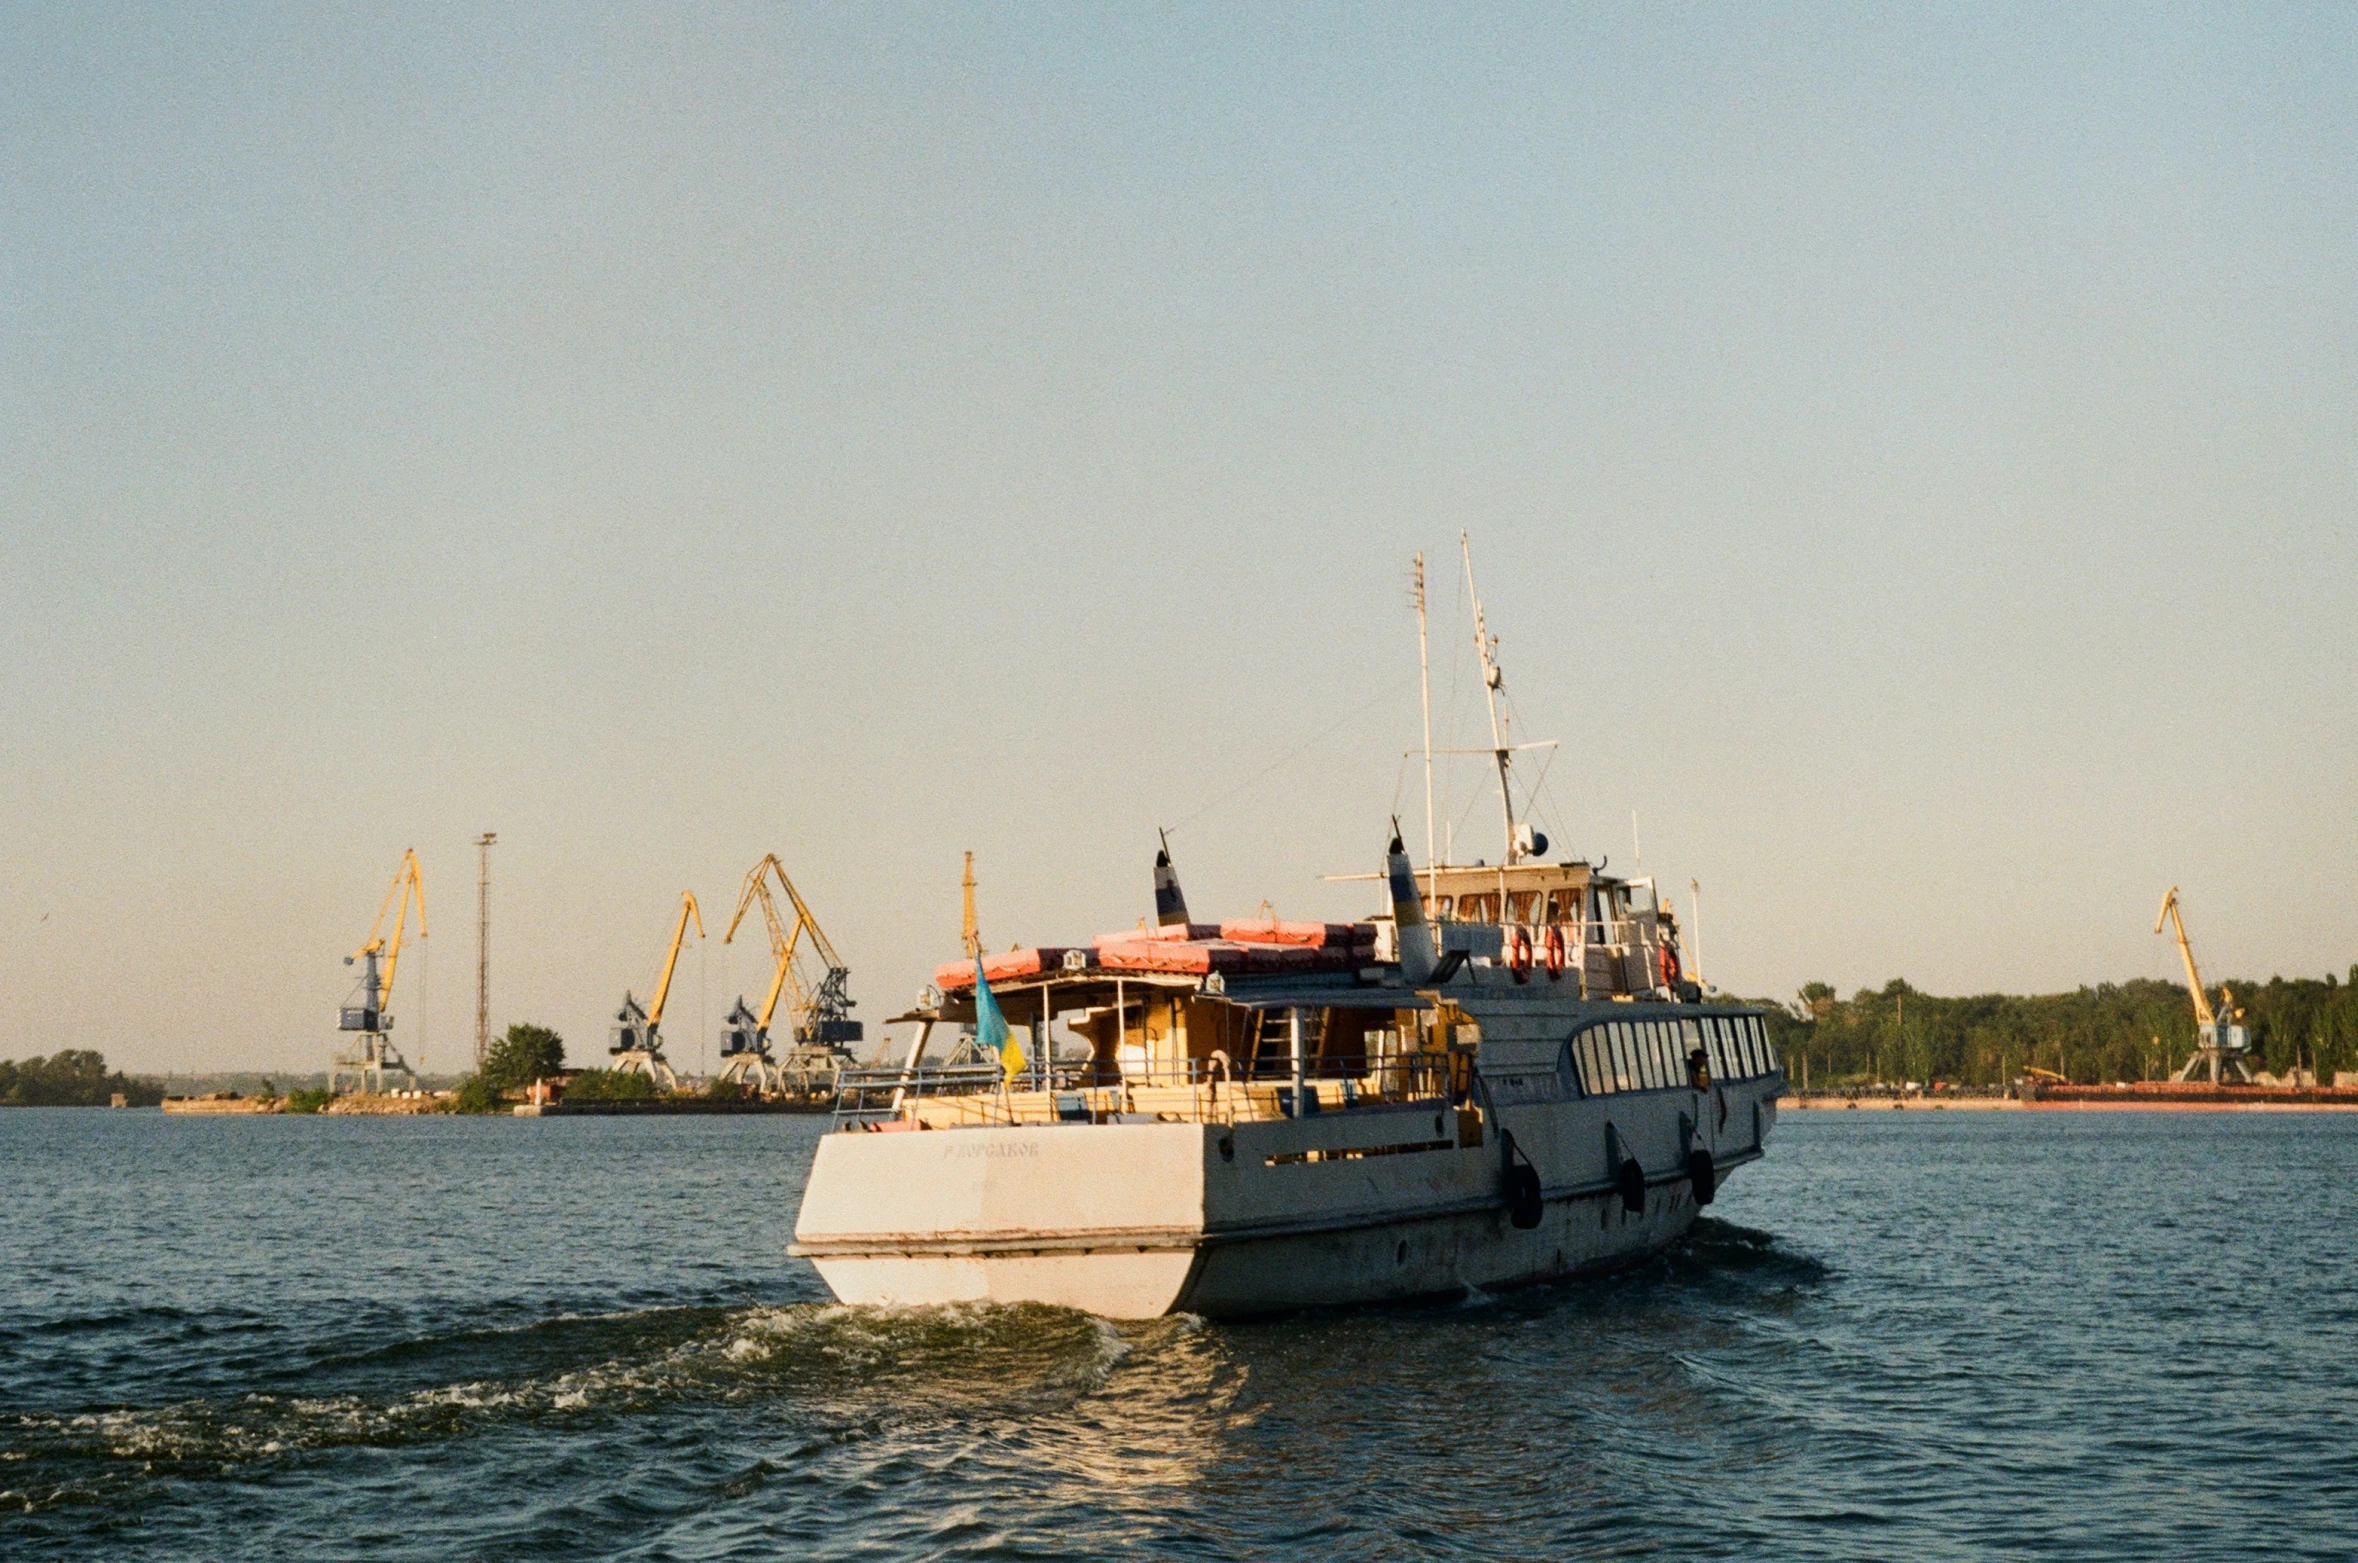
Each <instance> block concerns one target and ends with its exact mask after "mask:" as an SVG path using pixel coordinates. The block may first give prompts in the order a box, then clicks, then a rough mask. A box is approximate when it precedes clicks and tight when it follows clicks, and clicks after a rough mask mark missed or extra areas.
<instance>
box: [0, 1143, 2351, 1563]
mask: <svg viewBox="0 0 2358 1563" xmlns="http://www.w3.org/2000/svg"><path fill="white" fill-rule="evenodd" d="M819 1128H820V1124H819V1122H817V1121H815V1120H811V1119H790V1118H736V1119H703V1120H698V1119H672V1120H641V1121H629V1120H611V1119H610V1120H597V1119H590V1120H547V1121H529V1120H526V1121H489V1120H480V1119H478V1120H463V1119H454V1120H416V1121H403V1120H367V1119H335V1118H292V1119H250V1118H249V1119H238V1118H210V1119H167V1118H164V1117H162V1116H161V1115H159V1114H156V1113H152V1112H150V1113H129V1112H113V1113H110V1112H104V1111H95V1112H93V1111H73V1110H49V1109H27V1110H14V1111H0V1189H4V1190H5V1191H6V1198H5V1200H0V1556H7V1557H71V1558H97V1557H156V1558H183V1557H204V1558H246V1557H254V1558H264V1557H267V1558H370V1559H399V1558H419V1559H428V1558H431V1559H444V1558H487V1559H488V1558H500V1559H506V1558H530V1557H543V1556H545V1557H563V1558H591V1557H624V1558H722V1557H726V1558H836V1557H859V1556H876V1557H914V1556H948V1557H1010V1558H1012V1557H1023V1558H1094V1557H1106V1556H1112V1555H1116V1554H1126V1553H1137V1554H1144V1555H1154V1556H1172V1557H1202V1558H1214V1557H1220V1558H1225V1557H1255V1556H1258V1557H1311V1556H1316V1557H1343V1558H1410V1557H1440V1556H1463V1557H1470V1558H1510V1557H1511V1558H1565V1557H1589V1556H1607V1555H1611V1556H1627V1555H1646V1554H1659V1555H1661V1556H1664V1557H1673V1558H1694V1557H1731V1558H1785V1557H1857V1558H1907V1557H1966V1556H1972V1557H2020V1556H2025V1555H2034V1554H2037V1555H2048V1556H2056V1557H2073V1558H2083V1557H2085V1558H2137V1559H2144V1558H2156V1557H2319V1558H2324V1557H2334V1558H2346V1557H2350V1556H2353V1555H2358V1510H2354V1509H2353V1504H2354V1503H2358V1298H2354V1293H2353V1287H2352V1282H2353V1259H2354V1258H2358V1244H2354V1243H2353V1240H2352V1236H2351V1229H2350V1221H2349V1206H2350V1195H2349V1191H2350V1189H2351V1187H2352V1180H2353V1173H2354V1172H2358V1116H2348V1117H2345V1116H2338V1115H2335V1116H2327V1115H2320V1116H2296V1115H2284V1116H2274V1115H2269V1116H2261V1115H2227V1114H2195V1113H2187V1114H2150V1115H2147V1114H2139V1115H2103V1114H2078V1115H2065V1114H2030V1113H1965V1112H1951V1113H1916V1114H1906V1115H1899V1116H1894V1115H1890V1114H1884V1113H1874V1114H1866V1113H1821V1114H1811V1113H1796V1114H1790V1115H1788V1116H1787V1117H1786V1119H1785V1121H1784V1124H1783V1126H1782V1128H1781V1129H1780V1132H1779V1135H1778V1138H1777V1140H1776V1142H1775V1144H1774V1145H1773V1147H1772V1151H1771V1155H1770V1158H1769V1160H1768V1161H1767V1162H1765V1163H1764V1164H1762V1165H1760V1166H1756V1167H1752V1168H1748V1169H1745V1170H1743V1171H1742V1172H1740V1173H1738V1174H1737V1175H1736V1177H1735V1178H1734V1179H1733V1181H1732V1182H1731V1183H1730V1185H1729V1187H1728V1188H1727V1189H1726V1190H1725V1192H1724V1193H1723V1195H1722V1197H1721V1199H1720V1202H1719V1203H1718V1204H1717V1205H1716V1206H1714V1207H1713V1212H1714V1215H1715V1217H1716V1218H1717V1219H1715V1220H1712V1221H1709V1222H1706V1223H1705V1225H1704V1226H1703V1227H1702V1228H1701V1229H1700V1230H1699V1232H1698V1234H1697V1236H1696V1238H1695V1240H1694V1241H1693V1242H1692V1243H1690V1244H1689V1245H1688V1246H1686V1247H1685V1248H1684V1249H1682V1250H1681V1251H1679V1252H1678V1253H1676V1254H1674V1255H1672V1256H1669V1257H1667V1258H1665V1259H1663V1260H1661V1261H1659V1262H1657V1263H1654V1264H1652V1265H1650V1266H1649V1267H1647V1268H1646V1269H1644V1270H1642V1271H1640V1272H1637V1273H1634V1274H1630V1275H1625V1276H1622V1277H1619V1278H1617V1279H1614V1280H1610V1281H1606V1282H1602V1283H1595V1284H1588V1285H1582V1286H1575V1287H1563V1288H1547V1289H1541V1290H1535V1291H1528V1292H1521V1293H1516V1294H1514V1295H1511V1296H1504V1297H1498V1298H1487V1299H1485V1298H1477V1299H1474V1300H1473V1301H1471V1302H1470V1303H1468V1304H1465V1305H1461V1306H1457V1307H1452V1308H1440V1309H1427V1310H1417V1311H1409V1310H1398V1311H1368V1312H1357V1313H1336V1314H1327V1315H1313V1316H1305V1317H1296V1318H1289V1319H1281V1320H1272V1321H1267V1322H1262V1323H1256V1324H1250V1325H1212V1324H1205V1323H1202V1322H1200V1321H1195V1320H1189V1319H1174V1320H1164V1321H1158V1322H1155V1323H1152V1324H1144V1325H1120V1326H1116V1325H1111V1324H1107V1323H1104V1322H1102V1321H1099V1320H1094V1319H1090V1318H1087V1317H1084V1316H1081V1315H1077V1314H1071V1313H1064V1312H1060V1311H1056V1310H1050V1309H1039V1308H983V1307H973V1308H958V1309H949V1310H913V1311H906V1312H898V1311H896V1312H880V1311H875V1310H862V1309H847V1308H841V1307H837V1306H834V1305H832V1304H831V1303H829V1302H828V1300H827V1298H826V1293H825V1290H824V1288H823V1287H822V1286H821V1285H820V1283H819V1281H818V1278H817V1276H816V1275H815V1274H814V1273H813V1272H812V1271H811V1270H810V1269H809V1267H808V1266H806V1265H803V1264H801V1263H799V1262H797V1261H793V1260H789V1259H787V1258H785V1257H784V1248H785V1245H786V1243H787V1242H788V1241H789V1238H790V1235H791V1229H792V1227H793V1223H794V1210H795V1201H796V1195H797V1193H798V1191H799V1189H800V1188H801V1184H802V1177H803V1172H804V1169H805V1168H806V1167H807V1165H808V1163H809V1160H810V1155H811V1150H812V1146H813V1144H814V1143H815V1140H816V1138H817V1135H818V1131H819Z"/></svg>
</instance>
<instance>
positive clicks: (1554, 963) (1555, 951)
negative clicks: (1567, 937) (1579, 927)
mask: <svg viewBox="0 0 2358 1563" xmlns="http://www.w3.org/2000/svg"><path fill="white" fill-rule="evenodd" d="M1539 950H1540V959H1541V960H1542V961H1544V962H1546V964H1547V980H1548V981H1550V982H1561V981H1563V979H1564V930H1563V929H1561V928H1550V929H1549V930H1548V931H1547V937H1546V938H1544V939H1542V940H1541V941H1540V942H1539Z"/></svg>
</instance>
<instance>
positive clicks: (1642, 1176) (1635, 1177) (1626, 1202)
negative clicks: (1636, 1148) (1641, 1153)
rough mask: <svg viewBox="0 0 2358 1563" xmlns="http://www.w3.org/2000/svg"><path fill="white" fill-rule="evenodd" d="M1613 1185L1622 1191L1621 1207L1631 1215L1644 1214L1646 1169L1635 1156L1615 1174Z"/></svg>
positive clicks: (1625, 1162) (1624, 1163)
mask: <svg viewBox="0 0 2358 1563" xmlns="http://www.w3.org/2000/svg"><path fill="white" fill-rule="evenodd" d="M1613 1186H1614V1187H1616V1188H1618V1189H1619V1190H1620V1191H1621V1208H1622V1209H1623V1210H1626V1211H1628V1212H1629V1213H1630V1214H1631V1215H1633V1216H1636V1215H1643V1214H1644V1213H1645V1209H1646V1169H1645V1168H1643V1167H1641V1166H1639V1165H1638V1159H1637V1158H1636V1157H1635V1156H1632V1157H1630V1158H1629V1159H1628V1160H1627V1161H1624V1162H1623V1163H1622V1164H1621V1170H1620V1171H1619V1172H1617V1173H1615V1174H1614V1175H1613Z"/></svg>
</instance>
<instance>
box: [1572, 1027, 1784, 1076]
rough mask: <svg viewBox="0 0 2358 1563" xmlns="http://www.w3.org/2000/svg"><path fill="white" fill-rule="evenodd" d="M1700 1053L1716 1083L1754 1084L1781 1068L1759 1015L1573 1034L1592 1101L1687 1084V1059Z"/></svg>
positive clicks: (1577, 1065) (1578, 1064)
mask: <svg viewBox="0 0 2358 1563" xmlns="http://www.w3.org/2000/svg"><path fill="white" fill-rule="evenodd" d="M1697 1048H1701V1049H1702V1050H1703V1052H1704V1056H1705V1057H1706V1058H1708V1059H1709V1060H1710V1062H1711V1075H1712V1078H1713V1079H1715V1080H1750V1079H1753V1078H1756V1077H1758V1076H1760V1075H1765V1074H1771V1073H1774V1072H1775V1070H1776V1068H1777V1063H1776V1056H1775V1054H1774V1053H1773V1052H1772V1050H1771V1049H1770V1048H1769V1045H1768V1032H1767V1029H1766V1028H1765V1027H1764V1026H1763V1025H1762V1023H1761V1019H1760V1017H1759V1016H1757V1015H1704V1016H1697V1017H1693V1018H1688V1017H1684V1016H1682V1017H1680V1018H1678V1019H1675V1020H1672V1019H1661V1020H1606V1021H1597V1022H1593V1023H1591V1024H1589V1025H1587V1026H1584V1027H1582V1028H1581V1029H1580V1030H1579V1031H1576V1032H1574V1033H1573V1036H1572V1064H1573V1067H1574V1068H1575V1069H1577V1070H1579V1072H1580V1085H1581V1089H1582V1091H1583V1092H1585V1093H1586V1094H1587V1095H1590V1096H1604V1095H1609V1094H1611V1093H1613V1092H1615V1091H1660V1090H1666V1089H1669V1088H1671V1087H1676V1086H1684V1085H1685V1084H1686V1083H1687V1056H1688V1055H1689V1054H1691V1053H1692V1052H1694V1051H1695V1049H1697Z"/></svg>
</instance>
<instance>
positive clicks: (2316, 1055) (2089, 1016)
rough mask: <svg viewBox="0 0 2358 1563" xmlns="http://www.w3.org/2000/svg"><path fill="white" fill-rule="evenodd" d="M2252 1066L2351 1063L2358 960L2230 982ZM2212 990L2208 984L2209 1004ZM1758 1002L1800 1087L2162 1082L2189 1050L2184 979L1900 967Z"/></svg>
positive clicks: (2282, 1068)
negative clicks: (1918, 981) (2061, 989)
mask: <svg viewBox="0 0 2358 1563" xmlns="http://www.w3.org/2000/svg"><path fill="white" fill-rule="evenodd" d="M2227 986H2228V987H2229V988H2230V989H2232V990H2233V992H2234V994H2235V1003H2236V1007H2237V1008H2238V1009H2240V1010H2241V1011H2242V1015H2241V1017H2240V1024H2242V1026H2243V1027H2244V1028H2245V1030H2246V1031H2247V1032H2249V1033H2250V1036H2251V1043H2252V1051H2253V1054H2254V1062H2255V1065H2256V1066H2257V1067H2258V1068H2261V1069H2265V1070H2268V1071H2270V1072H2271V1073H2274V1074H2278V1075H2283V1074H2286V1073H2288V1072H2289V1071H2291V1070H2292V1069H2294V1068H2296V1067H2300V1068H2313V1069H2315V1070H2316V1071H2317V1072H2318V1079H2319V1080H2320V1081H2322V1082H2330V1081H2331V1080H2332V1078H2333V1073H2334V1071H2336V1070H2358V967H2352V968H2351V970H2350V976H2349V980H2348V981H2346V982H2343V981H2337V980H2336V979H2334V978H2333V977H2331V976H2327V977H2325V978H2323V979H2322V980H2319V979H2312V978H2307V977H2297V978H2289V979H2288V978H2284V977H2271V978H2269V979H2268V980H2267V981H2266V982H2264V983H2263V982H2244V981H2237V980H2230V981H2229V982H2228V983H2227ZM2216 993H2217V990H2216V989H2214V990H2213V997H2214V1001H2215V999H2216ZM1755 1002H1763V1003H1766V1004H1767V1006H1768V1008H1769V1010H1770V1019H1769V1030H1770V1034H1771V1036H1772V1037H1773V1039H1774V1040H1775V1042H1776V1044H1777V1047H1778V1050H1779V1052H1780V1053H1781V1054H1782V1055H1783V1056H1784V1059H1785V1069H1786V1073H1787V1074H1788V1075H1790V1076H1791V1078H1792V1079H1793V1081H1794V1082H1795V1083H1796V1084H1799V1083H1800V1082H1801V1080H1802V1078H1803V1070H1804V1061H1805V1060H1806V1064H1807V1070H1808V1076H1809V1081H1810V1083H1811V1084H1812V1085H1813V1086H1836V1087H1839V1086H1850V1085H1865V1084H1870V1083H1874V1082H1887V1081H1899V1080H1918V1081H1933V1080H1946V1081H1951V1082H1954V1083H1957V1084H1960V1085H2004V1084H2006V1083H2007V1082H2008V1081H2010V1080H2012V1079H2013V1078H2015V1077H2016V1076H2018V1075H2020V1074H2021V1073H2022V1071H2023V1069H2024V1068H2025V1067H2026V1066H2031V1065H2035V1066H2037V1067H2038V1068H2041V1069H2052V1070H2054V1071H2056V1072H2057V1073H2058V1074H2062V1075H2065V1076H2067V1077H2068V1078H2070V1079H2072V1080H2074V1081H2078V1082H2082V1083H2089V1084H2093V1083H2095V1082H2098V1081H2108V1080H2145V1079H2157V1080H2158V1079H2166V1078H2168V1076H2169V1075H2170V1073H2171V1072H2172V1071H2173V1070H2175V1069H2176V1068H2177V1067H2178V1066H2179V1065H2180V1064H2182V1063H2184V1062H2185V1061H2186V1059H2187V1056H2188V1055H2189V1054H2191V1053H2192V1052H2193V1050H2194V1006H2193V1003H2192V1001H2191V1000H2190V999H2189V998H2188V997H2187V993H2186V989H2185V988H2184V987H2183V986H2181V985H2180V984H2178V983H2174V982H2161V981H2157V980H2154V979H2152V978H2144V977H2140V978H2135V979H2132V980H2131V981H2128V982H2120V983H2113V982H2104V983H2098V984H2097V985H2096V986H2095V987H2092V988H2081V989H2079V990H2078V991H2076V992H2073V993H2042V994H2032V995H2015V994H2008V993H1983V994H1975V995H1973V996H1970V997H1964V998H1943V997H1940V996H1937V995H1934V994H1930V993H1924V992H1920V991H1918V990H1917V989H1915V988H1912V987H1910V986H1909V985H1908V983H1907V982H1906V981H1905V980H1904V979H1900V978H1895V979H1893V980H1892V981H1890V982H1888V983H1885V984H1884V985H1883V987H1882V988H1881V989H1879V990H1878V989H1872V988H1861V989H1860V990H1859V991H1858V992H1856V993H1854V994H1852V995H1851V996H1850V997H1849V998H1847V999H1845V998H1842V997H1840V996H1838V995H1837V994H1836V993H1835V991H1834V989H1833V988H1832V987H1831V986H1830V985H1828V984H1826V983H1823V982H1813V983H1809V984H1808V985H1806V986H1805V987H1803V988H1802V989H1801V991H1800V992H1799V993H1798V994H1797V995H1795V997H1794V998H1793V999H1791V1000H1790V1001H1786V1002H1782V1003H1780V1002H1776V1001H1773V1000H1767V1001H1755Z"/></svg>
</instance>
